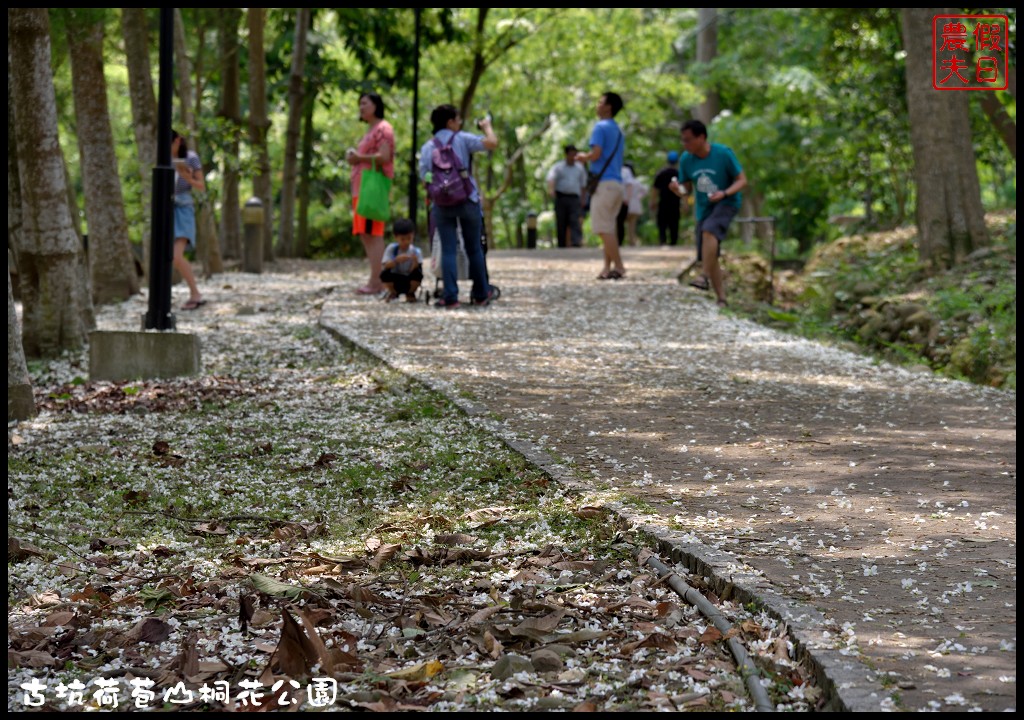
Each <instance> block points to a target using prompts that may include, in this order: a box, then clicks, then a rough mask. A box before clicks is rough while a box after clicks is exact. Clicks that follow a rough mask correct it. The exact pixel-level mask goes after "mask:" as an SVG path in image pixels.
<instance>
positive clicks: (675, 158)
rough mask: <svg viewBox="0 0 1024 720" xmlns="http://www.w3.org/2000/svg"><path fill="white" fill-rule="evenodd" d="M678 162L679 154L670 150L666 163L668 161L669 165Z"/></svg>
mask: <svg viewBox="0 0 1024 720" xmlns="http://www.w3.org/2000/svg"><path fill="white" fill-rule="evenodd" d="M678 160H679V153H677V152H676V151H675V150H670V151H669V153H668V161H669V163H675V162H678Z"/></svg>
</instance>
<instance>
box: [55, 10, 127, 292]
mask: <svg viewBox="0 0 1024 720" xmlns="http://www.w3.org/2000/svg"><path fill="white" fill-rule="evenodd" d="M65 12H66V13H67V19H68V21H69V22H68V23H67V28H68V33H67V35H68V48H69V50H70V53H71V76H72V92H73V94H74V99H75V121H76V123H77V126H78V127H77V130H78V132H77V135H78V148H79V154H80V156H81V160H82V186H83V189H84V190H85V217H86V222H87V223H88V226H89V275H90V278H91V280H92V299H93V302H94V303H96V304H98V305H105V304H107V303H116V302H121V301H122V300H125V299H127V298H129V297H131V296H132V295H134V294H135V293H137V292H139V277H138V275H137V274H136V273H135V260H134V258H133V256H132V249H131V241H130V240H129V239H128V220H127V218H126V217H125V214H124V197H123V196H122V194H121V179H120V175H119V173H118V168H117V155H116V153H115V151H114V133H113V131H112V130H111V127H110V112H109V111H108V109H107V81H106V78H105V77H104V75H103V24H104V17H103V16H104V15H105V13H104V12H98V11H95V10H87V9H77V10H66V11H65Z"/></svg>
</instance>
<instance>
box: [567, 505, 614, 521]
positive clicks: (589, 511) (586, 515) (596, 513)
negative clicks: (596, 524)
mask: <svg viewBox="0 0 1024 720" xmlns="http://www.w3.org/2000/svg"><path fill="white" fill-rule="evenodd" d="M574 514H575V515H576V517H578V518H583V519H584V520H597V519H599V518H603V517H604V516H605V515H606V514H607V511H606V510H604V509H603V508H599V507H594V506H592V505H586V506H584V507H581V508H580V509H579V510H577V511H576V512H575V513H574Z"/></svg>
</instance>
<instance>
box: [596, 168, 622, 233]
mask: <svg viewBox="0 0 1024 720" xmlns="http://www.w3.org/2000/svg"><path fill="white" fill-rule="evenodd" d="M622 194H623V188H622V183H620V182H619V181H618V180H602V181H601V184H600V185H598V186H597V192H595V193H594V196H593V197H592V198H590V229H591V230H593V231H594V232H595V233H597V234H598V235H614V234H615V218H616V217H618V215H619V209H620V208H621V207H622Z"/></svg>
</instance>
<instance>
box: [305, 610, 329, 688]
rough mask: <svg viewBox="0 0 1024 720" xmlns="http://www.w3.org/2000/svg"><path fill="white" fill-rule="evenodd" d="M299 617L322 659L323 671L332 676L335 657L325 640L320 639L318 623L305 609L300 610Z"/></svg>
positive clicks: (321, 666)
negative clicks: (332, 655)
mask: <svg viewBox="0 0 1024 720" xmlns="http://www.w3.org/2000/svg"><path fill="white" fill-rule="evenodd" d="M299 617H301V618H302V624H303V626H304V627H305V628H306V634H307V635H308V636H309V642H310V644H311V645H312V646H313V649H314V650H316V654H317V657H318V658H319V660H320V670H321V672H323V673H324V674H325V675H327V676H328V677H330V676H331V675H333V674H334V658H332V657H331V653H330V651H329V650H328V649H327V646H326V645H324V641H323V640H321V639H320V633H318V632H317V631H316V623H315V622H314V620H313V618H311V617H310V615H309V613H307V612H306V610H305V609H303V610H302V611H300V613H299Z"/></svg>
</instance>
